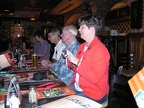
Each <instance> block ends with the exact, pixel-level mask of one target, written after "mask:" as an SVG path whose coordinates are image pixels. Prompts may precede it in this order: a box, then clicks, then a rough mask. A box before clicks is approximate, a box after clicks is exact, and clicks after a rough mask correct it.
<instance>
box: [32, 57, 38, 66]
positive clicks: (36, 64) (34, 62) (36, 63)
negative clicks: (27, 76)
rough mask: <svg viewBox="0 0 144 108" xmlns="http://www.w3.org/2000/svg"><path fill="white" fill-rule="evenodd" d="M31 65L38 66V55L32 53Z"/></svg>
mask: <svg viewBox="0 0 144 108" xmlns="http://www.w3.org/2000/svg"><path fill="white" fill-rule="evenodd" d="M32 66H33V67H37V66H38V56H37V55H36V54H32Z"/></svg>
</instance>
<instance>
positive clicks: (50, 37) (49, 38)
mask: <svg viewBox="0 0 144 108" xmlns="http://www.w3.org/2000/svg"><path fill="white" fill-rule="evenodd" d="M55 38H56V34H53V33H48V40H49V41H50V42H51V43H54V40H55Z"/></svg>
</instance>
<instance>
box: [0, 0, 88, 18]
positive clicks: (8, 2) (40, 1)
mask: <svg viewBox="0 0 144 108" xmlns="http://www.w3.org/2000/svg"><path fill="white" fill-rule="evenodd" d="M85 1H86V0H0V12H1V13H2V14H1V15H0V18H3V19H4V18H5V19H6V18H30V17H37V18H40V19H46V18H49V17H50V16H53V15H63V14H65V13H67V12H69V11H71V10H73V9H75V8H76V7H78V6H80V5H81V4H83V3H84V2H85ZM5 8H7V9H9V10H10V9H11V10H14V14H13V15H9V12H5V11H4V9H5Z"/></svg>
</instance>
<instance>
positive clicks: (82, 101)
mask: <svg viewBox="0 0 144 108" xmlns="http://www.w3.org/2000/svg"><path fill="white" fill-rule="evenodd" d="M40 107H41V108H102V105H101V104H99V103H97V102H95V101H93V100H90V99H88V98H85V97H82V96H78V95H70V96H66V97H64V98H61V99H58V100H56V101H53V102H50V103H47V104H44V105H41V106H40Z"/></svg>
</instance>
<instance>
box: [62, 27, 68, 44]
mask: <svg viewBox="0 0 144 108" xmlns="http://www.w3.org/2000/svg"><path fill="white" fill-rule="evenodd" d="M69 35H70V33H69V31H66V29H63V30H62V34H61V38H62V41H63V42H64V43H65V44H67V42H68V40H69Z"/></svg>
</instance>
